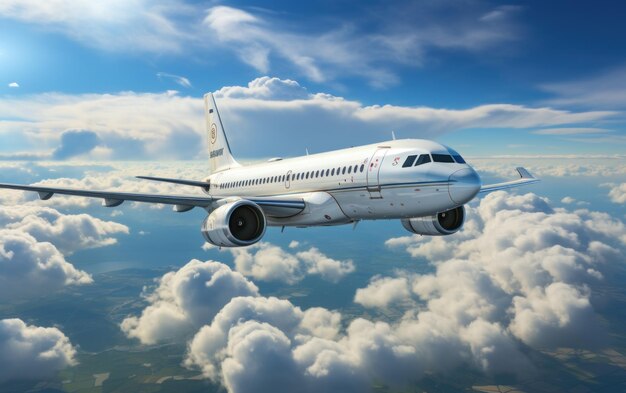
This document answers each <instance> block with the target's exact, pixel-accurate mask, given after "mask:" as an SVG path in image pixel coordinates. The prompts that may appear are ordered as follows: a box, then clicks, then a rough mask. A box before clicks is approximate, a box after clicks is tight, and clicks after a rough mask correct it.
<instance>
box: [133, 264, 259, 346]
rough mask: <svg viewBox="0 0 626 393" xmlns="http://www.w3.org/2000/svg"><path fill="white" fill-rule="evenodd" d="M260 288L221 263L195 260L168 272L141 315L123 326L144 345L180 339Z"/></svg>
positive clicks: (253, 294)
mask: <svg viewBox="0 0 626 393" xmlns="http://www.w3.org/2000/svg"><path fill="white" fill-rule="evenodd" d="M257 293H258V289H257V287H256V286H255V285H254V284H253V283H251V282H250V281H248V280H246V279H245V278H244V277H243V276H242V275H241V274H240V273H237V272H233V271H232V270H230V268H229V267H228V266H226V265H224V264H221V263H219V262H213V261H207V262H200V261H198V260H192V261H190V262H189V263H187V264H186V265H185V266H183V267H182V268H180V269H179V270H177V271H174V272H170V273H167V274H165V275H164V276H163V277H162V278H161V279H160V280H159V281H158V286H157V288H156V289H155V290H154V291H153V292H150V293H149V294H148V295H147V297H146V299H147V301H148V303H149V305H148V306H147V307H146V308H145V309H144V310H143V312H142V313H141V315H140V316H139V317H135V316H130V317H127V318H126V319H124V321H123V322H122V324H121V328H122V330H123V331H124V333H126V335H128V336H129V337H133V338H137V339H139V340H140V341H141V342H142V343H144V344H153V343H156V342H158V341H163V340H170V339H179V338H181V337H184V336H185V335H186V334H189V333H192V332H193V331H194V330H195V329H198V328H199V327H201V326H202V325H203V324H206V323H210V322H211V320H212V319H213V316H214V315H215V314H217V313H218V312H219V311H220V309H221V308H222V307H223V306H224V305H225V304H226V303H228V302H229V301H230V300H231V298H233V297H236V296H255V295H257Z"/></svg>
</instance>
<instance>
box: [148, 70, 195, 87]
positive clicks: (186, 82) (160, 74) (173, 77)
mask: <svg viewBox="0 0 626 393" xmlns="http://www.w3.org/2000/svg"><path fill="white" fill-rule="evenodd" d="M156 75H157V78H159V79H163V78H167V79H171V80H173V81H174V82H176V83H177V84H179V85H181V86H182V87H186V88H190V87H191V82H190V81H189V79H187V78H185V77H184V76H180V75H174V74H168V73H167V72H157V74H156Z"/></svg>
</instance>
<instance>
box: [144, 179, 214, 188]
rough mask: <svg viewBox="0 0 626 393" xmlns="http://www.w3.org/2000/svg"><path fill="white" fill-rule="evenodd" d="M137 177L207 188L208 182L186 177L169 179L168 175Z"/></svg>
mask: <svg viewBox="0 0 626 393" xmlns="http://www.w3.org/2000/svg"><path fill="white" fill-rule="evenodd" d="M135 177H136V178H137V179H142V180H152V181H158V182H164V183H174V184H182V185H185V186H193V187H202V188H205V189H208V188H209V183H207V182H203V181H197V180H186V179H170V178H168V177H152V176H135Z"/></svg>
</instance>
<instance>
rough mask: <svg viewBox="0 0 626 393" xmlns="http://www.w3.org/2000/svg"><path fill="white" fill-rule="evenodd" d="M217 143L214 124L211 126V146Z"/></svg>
mask: <svg viewBox="0 0 626 393" xmlns="http://www.w3.org/2000/svg"><path fill="white" fill-rule="evenodd" d="M215 141H217V126H216V125H215V123H213V124H211V144H215Z"/></svg>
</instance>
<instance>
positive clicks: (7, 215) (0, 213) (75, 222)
mask: <svg viewBox="0 0 626 393" xmlns="http://www.w3.org/2000/svg"><path fill="white" fill-rule="evenodd" d="M0 225H1V226H2V227H3V228H5V229H12V230H18V231H21V232H25V233H28V234H30V235H31V236H33V237H34V238H35V239H37V240H38V241H39V242H50V243H53V244H54V245H55V246H56V248H58V249H59V250H61V251H62V252H64V253H72V252H74V251H77V250H83V249H87V248H96V247H103V246H108V245H112V244H115V243H117V240H116V239H115V238H114V237H111V236H112V235H116V234H128V233H129V231H128V227H127V226H125V225H122V224H118V223H116V222H113V221H103V220H100V219H98V218H95V217H92V216H90V215H88V214H77V215H66V214H61V213H59V212H58V211H57V210H55V209H51V208H47V207H40V206H23V205H22V206H2V207H0Z"/></svg>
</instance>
